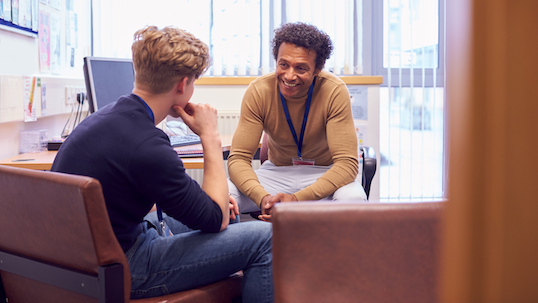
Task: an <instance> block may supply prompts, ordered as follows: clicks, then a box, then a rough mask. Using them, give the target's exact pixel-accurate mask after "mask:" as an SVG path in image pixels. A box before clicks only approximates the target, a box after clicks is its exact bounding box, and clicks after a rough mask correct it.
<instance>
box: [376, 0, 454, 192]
mask: <svg viewBox="0 0 538 303" xmlns="http://www.w3.org/2000/svg"><path fill="white" fill-rule="evenodd" d="M438 3H439V2H438V1H437V0H434V1H432V0H384V2H383V60H382V62H383V68H384V69H385V70H386V77H385V78H386V79H385V81H386V82H385V84H386V85H385V87H383V88H382V89H381V118H380V123H381V127H380V129H381V143H380V145H381V147H380V148H381V153H382V156H383V158H382V163H381V168H380V177H381V181H380V185H381V186H380V187H381V193H380V197H381V198H382V199H387V200H399V201H403V200H423V199H437V198H443V197H444V175H445V173H444V162H445V161H444V158H445V154H444V112H443V104H444V101H443V86H442V85H441V86H438V81H437V80H438V79H437V74H438V73H439V67H440V66H442V62H440V60H442V57H440V56H439V46H440V45H441V46H444V43H439V42H440V41H439V37H444V35H439V27H438V25H439V18H438V16H439V11H440V10H439V7H438ZM443 11H444V10H441V12H443ZM442 28H444V27H442ZM440 63H441V64H440Z"/></svg>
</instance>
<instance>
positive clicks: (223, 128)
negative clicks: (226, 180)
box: [186, 111, 260, 185]
mask: <svg viewBox="0 0 538 303" xmlns="http://www.w3.org/2000/svg"><path fill="white" fill-rule="evenodd" d="M217 122H218V127H219V134H220V135H221V136H228V135H229V136H231V135H233V134H234V132H235V128H236V127H237V123H238V122H239V111H219V112H218V113H217ZM252 167H253V168H254V169H257V168H258V167H260V161H259V160H253V161H252ZM224 168H225V169H226V176H228V161H226V160H225V161H224ZM186 172H187V174H188V175H189V176H190V177H191V178H193V179H194V180H196V182H198V184H200V185H201V184H202V179H203V177H204V170H203V169H187V170H186Z"/></svg>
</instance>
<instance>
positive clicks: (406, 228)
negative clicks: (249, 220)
mask: <svg viewBox="0 0 538 303" xmlns="http://www.w3.org/2000/svg"><path fill="white" fill-rule="evenodd" d="M443 203H444V202H429V203H346V202H342V203H323V202H303V203H279V204H277V205H276V207H275V209H274V214H273V276H274V283H275V301H276V302H331V303H337V302H428V303H431V302H437V301H438V298H437V293H438V289H437V284H438V275H439V270H438V264H437V263H438V261H439V260H438V259H439V243H440V218H441V213H442V209H443V205H444V204H443Z"/></svg>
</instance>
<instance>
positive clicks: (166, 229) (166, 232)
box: [159, 220, 174, 237]
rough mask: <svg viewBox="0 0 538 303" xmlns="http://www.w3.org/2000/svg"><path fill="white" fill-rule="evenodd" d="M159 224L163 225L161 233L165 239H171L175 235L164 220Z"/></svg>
mask: <svg viewBox="0 0 538 303" xmlns="http://www.w3.org/2000/svg"><path fill="white" fill-rule="evenodd" d="M159 223H160V225H161V233H162V236H163V237H171V236H173V235H174V234H173V233H172V231H171V230H170V228H169V227H168V225H166V222H164V220H162V221H161V222H159Z"/></svg>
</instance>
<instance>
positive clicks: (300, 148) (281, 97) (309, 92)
mask: <svg viewBox="0 0 538 303" xmlns="http://www.w3.org/2000/svg"><path fill="white" fill-rule="evenodd" d="M314 83H316V78H314V81H312V84H311V85H310V88H309V89H308V98H307V99H306V107H305V109H304V116H303V125H302V126H301V137H300V138H299V140H297V133H296V132H295V128H294V127H293V123H292V122H291V117H290V112H289V111H288V106H287V105H286V99H284V96H282V93H280V101H281V102H282V107H283V108H284V114H286V120H287V121H288V126H289V127H290V130H291V134H292V135H293V140H295V144H297V155H298V156H299V158H300V157H301V151H302V149H303V139H304V132H305V129H306V121H307V120H308V112H309V111H310V103H311V102H312V92H314Z"/></svg>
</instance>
